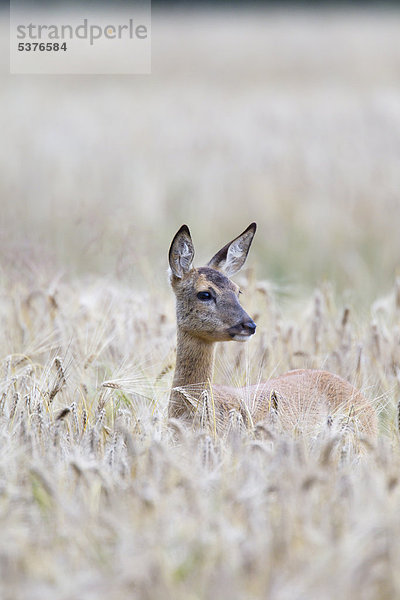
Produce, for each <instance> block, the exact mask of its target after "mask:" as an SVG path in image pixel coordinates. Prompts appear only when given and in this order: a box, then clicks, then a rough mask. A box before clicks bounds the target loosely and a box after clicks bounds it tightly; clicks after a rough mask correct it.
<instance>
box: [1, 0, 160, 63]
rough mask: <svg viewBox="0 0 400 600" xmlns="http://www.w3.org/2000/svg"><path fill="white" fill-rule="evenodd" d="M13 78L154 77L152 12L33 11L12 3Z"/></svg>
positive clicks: (134, 7) (142, 8)
mask: <svg viewBox="0 0 400 600" xmlns="http://www.w3.org/2000/svg"><path fill="white" fill-rule="evenodd" d="M10 7H11V10H10V71H11V73H48V74H49V73H50V74H65V73H111V74H113V73H115V74H118V73H119V74H124V73H150V71H151V64H150V60H151V39H150V36H151V7H150V0H149V1H148V2H143V1H140V2H137V3H135V2H134V1H131V2H130V3H129V8H128V9H127V8H126V7H125V6H119V5H118V4H113V6H112V11H111V10H107V9H104V8H103V7H102V5H99V7H98V8H97V9H95V8H93V6H92V7H91V10H90V12H91V14H90V15H86V16H84V15H82V14H81V10H80V9H79V8H78V7H76V6H75V5H71V6H67V7H65V5H64V7H63V8H62V9H60V7H57V9H54V8H52V9H49V8H47V7H46V8H43V7H42V8H40V6H37V5H36V6H35V7H32V4H31V3H30V4H25V3H24V2H23V1H22V0H11V5H10Z"/></svg>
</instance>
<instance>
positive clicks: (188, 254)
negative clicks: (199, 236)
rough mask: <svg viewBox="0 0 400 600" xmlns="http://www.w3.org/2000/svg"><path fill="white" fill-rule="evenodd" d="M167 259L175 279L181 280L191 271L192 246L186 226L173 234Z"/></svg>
mask: <svg viewBox="0 0 400 600" xmlns="http://www.w3.org/2000/svg"><path fill="white" fill-rule="evenodd" d="M168 258H169V266H170V267H171V271H172V273H173V274H174V275H175V277H178V278H179V279H182V277H183V276H184V275H185V273H188V272H189V271H190V270H191V268H192V263H193V258H194V246H193V242H192V238H191V236H190V231H189V227H188V226H187V225H182V227H181V228H180V229H179V231H177V233H176V234H175V237H174V239H173V240H172V243H171V247H170V249H169V255H168Z"/></svg>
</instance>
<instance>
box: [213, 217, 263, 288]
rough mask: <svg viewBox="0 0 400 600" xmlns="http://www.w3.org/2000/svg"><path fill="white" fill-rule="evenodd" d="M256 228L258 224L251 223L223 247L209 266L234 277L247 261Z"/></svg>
mask: <svg viewBox="0 0 400 600" xmlns="http://www.w3.org/2000/svg"><path fill="white" fill-rule="evenodd" d="M256 229H257V225H256V224H255V223H251V224H250V225H249V226H248V227H247V229H245V230H244V231H243V233H241V234H240V235H238V237H237V238H235V239H234V240H232V241H231V242H229V244H226V246H224V247H223V248H221V250H220V251H219V252H217V254H216V255H215V256H213V257H212V259H211V260H210V262H209V263H208V265H207V266H208V267H212V268H213V269H217V270H218V271H221V272H222V273H224V275H226V276H227V277H232V275H234V274H235V273H237V272H238V271H239V270H240V269H241V268H242V267H243V265H244V263H245V262H246V258H247V255H248V253H249V250H250V246H251V242H252V241H253V237H254V234H255V232H256Z"/></svg>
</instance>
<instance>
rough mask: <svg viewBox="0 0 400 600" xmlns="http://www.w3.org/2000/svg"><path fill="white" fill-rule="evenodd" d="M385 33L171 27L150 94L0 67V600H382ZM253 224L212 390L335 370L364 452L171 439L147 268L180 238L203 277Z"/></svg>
mask: <svg viewBox="0 0 400 600" xmlns="http://www.w3.org/2000/svg"><path fill="white" fill-rule="evenodd" d="M399 25H400V12H396V11H394V9H392V10H388V9H387V10H381V11H378V10H376V9H369V10H366V9H364V10H362V9H359V10H350V9H347V10H346V9H344V8H343V9H340V10H339V9H329V10H325V11H323V10H319V11H315V10H314V11H311V10H305V9H303V10H302V9H296V10H295V9H291V10H283V9H269V10H264V11H262V10H261V9H257V10H256V9H254V10H252V11H250V10H246V11H245V10H239V9H236V10H235V11H229V10H228V9H225V10H222V9H221V10H218V11H217V10H216V11H211V10H199V9H197V10H191V11H190V10H188V9H187V10H186V11H183V10H182V9H180V10H177V9H175V10H172V9H171V10H170V11H165V12H162V11H155V12H154V14H153V28H152V31H153V34H152V35H153V74H152V75H151V76H149V77H134V78H131V77H101V76H96V77H72V76H71V77H67V76H65V77H57V76H53V77H43V76H41V77H39V76H38V77H34V76H29V77H28V76H26V77H23V76H13V77H11V76H9V75H8V74H7V65H5V64H3V65H2V66H3V67H4V68H2V73H1V74H0V79H1V86H0V97H1V111H0V128H1V131H2V144H1V145H0V199H1V200H0V201H1V216H0V527H1V540H0V597H1V598H2V599H4V600H36V599H37V600H47V599H49V600H50V599H51V600H102V599H103V598H104V599H105V598H107V599H112V600H114V599H115V600H118V599H120V598H121V599H122V598H123V599H124V600H125V599H126V598H135V599H136V598H138V599H139V598H140V599H142V598H143V599H148V600H154V599H161V598H162V599H171V600H197V599H211V598H212V599H215V598H217V599H228V598H229V600H236V599H237V600H243V599H246V600H252V599H258V598H268V599H272V600H313V599H315V600H329V599H331V598H332V600H333V599H336V598H343V599H345V600H350V599H351V600H375V599H376V600H378V599H379V600H392V599H394V598H398V597H400V576H399V573H400V542H399V540H400V516H399V515H400V510H399V507H400V438H399V411H398V402H399V400H400V271H399V266H400V236H399V235H398V229H399V224H400V197H399V190H400V168H399V165H400V136H399V131H400V83H399V80H398V73H399V68H400V38H399V36H398V30H399ZM1 27H2V32H3V33H4V34H5V32H6V31H7V21H6V17H5V16H4V15H3V19H2V22H1ZM5 37H6V35H2V36H1V39H2V40H3V41H2V44H4V39H5ZM3 49H4V48H3ZM4 55H5V52H3V53H2V56H3V59H2V60H4ZM251 221H257V223H258V231H257V234H256V237H255V241H254V244H253V246H252V249H251V251H250V256H249V259H248V261H247V266H246V268H245V269H244V270H243V271H242V272H241V273H240V274H239V275H238V276H236V278H235V280H236V281H237V282H239V283H240V286H241V289H242V290H243V292H244V293H243V295H242V296H241V299H242V304H243V306H244V307H245V309H246V311H247V312H248V313H249V314H250V315H251V316H252V317H253V318H254V319H255V321H256V322H257V334H256V336H255V337H254V338H253V339H252V340H251V341H250V342H248V343H247V344H239V343H234V342H232V343H224V344H220V347H219V350H218V353H217V361H216V371H215V381H216V382H219V383H231V384H232V385H237V386H242V385H245V384H246V383H255V382H257V381H259V380H260V379H267V378H269V377H271V376H276V375H278V374H279V373H283V372H285V371H287V370H288V369H293V368H302V367H307V368H308V367H311V368H324V369H328V370H331V371H332V372H335V373H337V374H339V375H341V376H342V377H344V378H346V379H348V380H349V381H351V382H352V383H353V384H354V385H356V386H357V387H358V388H360V389H361V390H362V391H363V393H364V394H365V396H366V397H367V398H368V399H369V400H370V401H371V402H372V403H373V404H374V406H375V407H376V410H377V412H378V414H379V421H380V431H379V436H378V439H377V440H376V441H371V440H369V439H367V438H365V437H363V436H362V435H356V434H355V433H354V431H352V429H351V427H349V428H346V427H344V428H342V429H335V428H332V427H329V425H328V424H321V427H319V428H318V430H315V431H313V432H308V433H307V434H305V433H304V432H302V431H301V430H299V429H298V428H296V427H294V428H293V431H292V432H286V433H285V432H282V431H281V430H280V428H279V423H278V424H273V425H271V424H269V425H264V424H258V425H255V426H253V425H251V423H250V422H245V421H244V420H243V419H242V418H240V417H239V416H238V415H236V416H235V418H232V420H231V421H230V422H229V424H228V425H227V427H226V429H225V431H223V432H222V433H221V434H220V435H216V434H215V427H214V426H213V423H207V422H205V423H204V422H203V424H202V426H199V425H198V424H197V425H196V426H194V427H193V428H190V427H186V426H184V425H183V424H182V423H180V422H179V421H174V420H168V417H167V403H168V397H169V391H170V387H171V382H172V377H173V370H174V363H175V334H176V329H175V315H174V303H173V294H172V292H171V291H170V290H169V288H168V280H167V275H166V269H167V252H168V246H169V244H170V242H171V239H172V237H173V235H174V233H175V232H176V230H177V229H178V228H179V227H180V225H181V224H182V223H184V222H186V223H187V224H188V225H189V226H190V228H191V231H192V235H193V239H194V243H195V246H196V252H197V253H196V262H197V264H201V263H204V262H205V261H206V260H208V259H209V258H210V257H211V256H212V255H213V254H214V253H215V251H216V250H218V248H220V247H221V246H222V245H223V244H225V243H226V242H227V241H228V240H229V239H231V238H232V237H234V236H236V235H237V234H238V233H240V232H241V231H242V230H243V229H244V228H245V227H246V226H247V225H248V224H249V223H250V222H251Z"/></svg>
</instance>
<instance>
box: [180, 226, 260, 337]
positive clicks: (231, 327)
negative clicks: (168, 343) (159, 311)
mask: <svg viewBox="0 0 400 600" xmlns="http://www.w3.org/2000/svg"><path fill="white" fill-rule="evenodd" d="M255 232H256V224H255V223H251V225H249V226H248V227H247V229H246V230H245V231H243V233H241V234H240V235H239V236H238V237H237V238H235V239H234V240H232V241H231V242H229V243H228V244H226V246H224V247H223V248H221V250H219V252H217V253H216V254H215V256H213V258H212V259H211V260H210V261H209V263H208V264H207V265H206V266H205V267H200V268H195V267H194V266H193V258H194V246H193V242H192V238H191V235H190V231H189V228H188V227H187V225H182V227H181V228H180V229H179V231H178V232H177V233H176V234H175V237H174V239H173V240H172V243H171V247H170V250H169V266H170V280H171V285H172V289H173V290H174V292H175V296H176V316H177V323H178V330H180V331H182V332H185V333H186V334H188V335H191V336H193V337H197V338H200V339H202V340H204V341H207V342H222V341H229V340H236V341H240V342H244V341H246V340H248V339H249V337H250V336H251V335H253V334H254V333H255V330H256V324H255V323H254V321H253V320H252V319H251V318H250V317H249V315H248V314H247V313H246V312H245V311H244V310H243V308H242V307H241V305H240V303H239V298H238V297H239V293H240V290H239V287H238V286H237V285H236V284H235V283H234V282H233V281H231V280H230V277H231V276H232V275H234V274H235V273H237V272H238V271H239V270H240V269H241V268H242V266H243V265H244V263H245V261H246V258H247V254H248V252H249V249H250V246H251V242H252V241H253V237H254V234H255Z"/></svg>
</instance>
